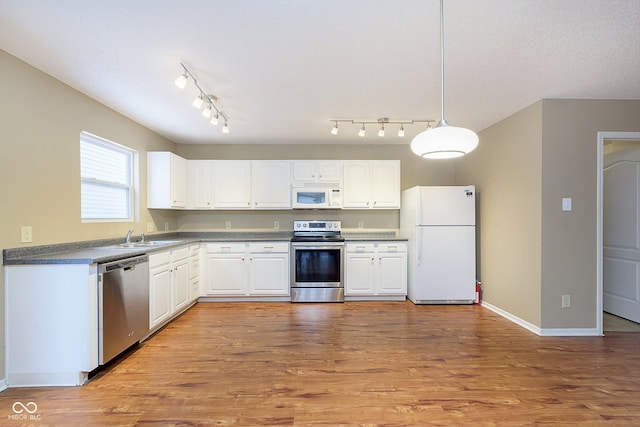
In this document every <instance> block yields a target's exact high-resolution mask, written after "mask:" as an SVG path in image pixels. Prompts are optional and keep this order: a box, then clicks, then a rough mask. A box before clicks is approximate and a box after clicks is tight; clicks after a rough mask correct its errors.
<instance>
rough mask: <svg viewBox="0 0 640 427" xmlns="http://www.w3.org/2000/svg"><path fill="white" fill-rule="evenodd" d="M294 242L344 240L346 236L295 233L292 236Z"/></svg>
mask: <svg viewBox="0 0 640 427" xmlns="http://www.w3.org/2000/svg"><path fill="white" fill-rule="evenodd" d="M307 234H312V233H307ZM291 241H292V242H344V237H342V236H341V235H340V234H330V235H326V234H325V235H295V234H294V236H293V237H292V238H291Z"/></svg>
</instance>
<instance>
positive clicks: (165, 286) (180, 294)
mask: <svg viewBox="0 0 640 427" xmlns="http://www.w3.org/2000/svg"><path fill="white" fill-rule="evenodd" d="M191 302H192V299H191V278H190V273H189V247H187V246H185V247H181V248H176V249H173V250H170V251H165V252H159V253H153V254H150V255H149V329H150V330H151V331H153V330H155V329H157V328H159V327H160V326H162V325H164V324H165V323H167V322H168V321H169V320H170V319H171V318H172V317H173V316H174V315H176V314H178V313H180V312H181V311H183V310H184V309H185V308H186V307H187V306H188V305H189V304H190V303H191Z"/></svg>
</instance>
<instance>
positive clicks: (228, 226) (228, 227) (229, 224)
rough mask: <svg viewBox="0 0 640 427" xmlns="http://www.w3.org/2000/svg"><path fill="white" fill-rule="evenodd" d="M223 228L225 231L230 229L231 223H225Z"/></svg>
mask: <svg viewBox="0 0 640 427" xmlns="http://www.w3.org/2000/svg"><path fill="white" fill-rule="evenodd" d="M224 228H226V229H227V230H230V229H231V221H227V222H225V223H224Z"/></svg>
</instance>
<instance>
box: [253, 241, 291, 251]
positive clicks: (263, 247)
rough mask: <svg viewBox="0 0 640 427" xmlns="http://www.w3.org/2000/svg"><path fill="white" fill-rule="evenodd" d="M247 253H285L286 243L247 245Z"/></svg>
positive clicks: (287, 245)
mask: <svg viewBox="0 0 640 427" xmlns="http://www.w3.org/2000/svg"><path fill="white" fill-rule="evenodd" d="M249 252H251V253H254V252H262V253H272V252H279V253H283V252H284V253H286V252H289V243H288V242H264V243H249Z"/></svg>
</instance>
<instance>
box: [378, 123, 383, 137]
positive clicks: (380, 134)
mask: <svg viewBox="0 0 640 427" xmlns="http://www.w3.org/2000/svg"><path fill="white" fill-rule="evenodd" d="M378 136H384V125H382V126H380V130H379V131H378Z"/></svg>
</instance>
